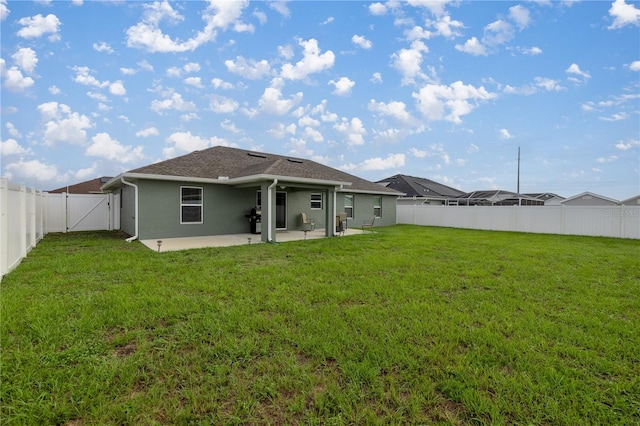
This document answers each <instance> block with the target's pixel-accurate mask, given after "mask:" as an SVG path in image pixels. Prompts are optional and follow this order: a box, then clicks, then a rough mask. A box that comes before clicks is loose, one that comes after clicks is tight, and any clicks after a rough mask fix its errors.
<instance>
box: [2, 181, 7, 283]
mask: <svg viewBox="0 0 640 426" xmlns="http://www.w3.org/2000/svg"><path fill="white" fill-rule="evenodd" d="M8 200H9V179H6V178H0V279H2V277H3V276H4V274H6V273H7V271H8V269H9V258H8V256H9V253H8V252H7V250H8V248H9V207H8V204H9V203H8Z"/></svg>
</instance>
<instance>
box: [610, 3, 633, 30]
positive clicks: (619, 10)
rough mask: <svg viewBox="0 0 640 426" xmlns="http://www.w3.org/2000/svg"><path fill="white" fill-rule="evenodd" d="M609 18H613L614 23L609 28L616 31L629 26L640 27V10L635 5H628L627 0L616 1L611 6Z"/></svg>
mask: <svg viewBox="0 0 640 426" xmlns="http://www.w3.org/2000/svg"><path fill="white" fill-rule="evenodd" d="M609 16H611V17H612V18H613V23H612V24H611V25H610V26H608V27H607V28H608V29H610V30H615V29H618V28H622V27H625V26H627V25H635V26H638V25H640V10H639V9H636V7H635V6H634V5H633V4H628V3H627V2H626V1H625V0H616V1H614V2H613V3H612V4H611V8H610V9H609Z"/></svg>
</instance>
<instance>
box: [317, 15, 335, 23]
mask: <svg viewBox="0 0 640 426" xmlns="http://www.w3.org/2000/svg"><path fill="white" fill-rule="evenodd" d="M333 21H334V18H333V16H329V17H328V18H327V19H325V20H324V21H322V22H320V25H328V24H330V23H332V22H333Z"/></svg>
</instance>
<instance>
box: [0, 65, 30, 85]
mask: <svg viewBox="0 0 640 426" xmlns="http://www.w3.org/2000/svg"><path fill="white" fill-rule="evenodd" d="M0 75H1V76H2V78H3V79H4V87H6V88H7V89H8V90H9V91H11V92H22V91H23V90H25V89H27V88H29V87H31V86H33V85H34V84H35V81H34V80H33V78H31V77H28V76H24V75H22V71H20V69H18V67H11V68H9V69H6V67H5V61H4V59H2V58H0Z"/></svg>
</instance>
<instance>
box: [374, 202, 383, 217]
mask: <svg viewBox="0 0 640 426" xmlns="http://www.w3.org/2000/svg"><path fill="white" fill-rule="evenodd" d="M373 215H374V216H375V217H382V197H373Z"/></svg>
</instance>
